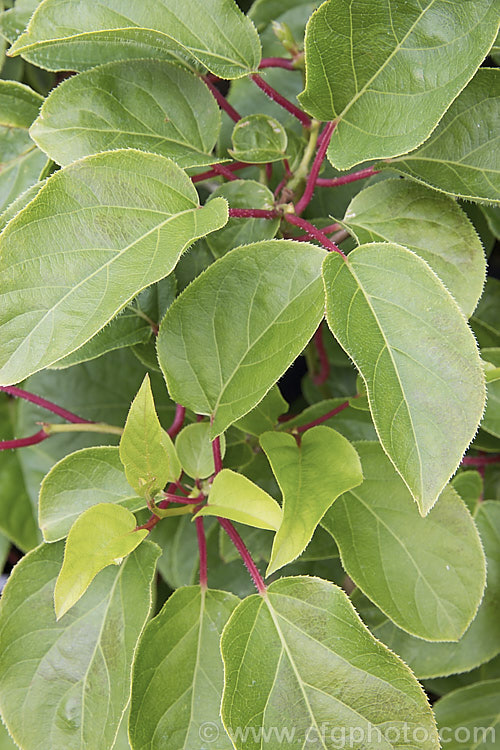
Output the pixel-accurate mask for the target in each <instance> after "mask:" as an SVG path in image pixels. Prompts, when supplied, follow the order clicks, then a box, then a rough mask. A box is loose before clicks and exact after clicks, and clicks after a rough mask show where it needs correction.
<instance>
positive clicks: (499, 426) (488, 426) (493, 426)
mask: <svg viewBox="0 0 500 750" xmlns="http://www.w3.org/2000/svg"><path fill="white" fill-rule="evenodd" d="M481 356H482V358H483V359H484V360H486V361H487V362H488V363H491V364H492V365H493V366H494V367H500V348H495V349H493V348H488V349H482V350H481ZM486 374H488V371H486ZM487 390H488V400H487V402H486V411H485V412H484V417H483V421H482V422H481V428H482V429H483V430H486V432H489V434H490V435H493V436H494V437H497V438H500V380H498V379H496V380H492V381H490V382H488V384H487Z"/></svg>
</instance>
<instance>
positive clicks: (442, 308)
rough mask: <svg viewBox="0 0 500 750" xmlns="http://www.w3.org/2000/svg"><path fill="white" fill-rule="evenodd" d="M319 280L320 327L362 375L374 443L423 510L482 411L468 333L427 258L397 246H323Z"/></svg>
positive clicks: (429, 505) (478, 375) (449, 473)
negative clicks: (322, 299) (323, 318)
mask: <svg viewBox="0 0 500 750" xmlns="http://www.w3.org/2000/svg"><path fill="white" fill-rule="evenodd" d="M324 280H325V288H326V295H327V303H326V315H327V320H328V325H329V326H330V328H331V330H332V333H333V334H334V336H335V337H336V338H337V340H338V341H339V343H340V344H341V346H342V347H343V348H344V349H345V351H346V352H347V353H348V354H349V356H350V357H351V358H352V359H353V361H354V363H355V364H356V367H357V368H358V369H359V371H360V373H361V375H362V376H363V379H364V381H365V384H366V389H367V393H368V400H369V403H370V409H371V413H372V417H373V421H374V423H375V427H376V429H377V433H378V435H379V438H380V442H381V443H382V446H383V447H384V450H385V451H386V453H387V455H388V456H389V458H390V459H391V461H392V462H393V464H394V466H395V467H396V469H397V471H398V472H399V473H400V474H401V476H402V478H403V479H404V481H405V483H406V484H407V486H408V488H409V490H410V492H411V493H412V495H413V497H414V498H415V500H416V502H417V505H418V507H419V510H420V512H421V514H422V515H425V514H426V513H428V511H429V510H430V509H431V508H432V506H433V505H434V503H435V502H436V500H437V498H438V497H439V493H440V492H441V490H442V489H443V487H444V486H445V485H446V484H447V483H448V480H449V479H450V477H451V476H452V475H453V474H454V473H455V471H456V469H457V467H458V465H459V463H460V461H461V458H462V456H463V454H464V452H465V450H466V448H467V447H468V445H469V443H470V441H471V440H472V438H473V437H474V435H475V432H476V429H477V426H478V424H479V421H480V419H481V416H482V413H483V409H484V399H485V392H484V390H485V389H484V375H483V371H482V367H481V360H480V358H479V354H478V351H477V346H476V342H475V340H474V337H473V335H472V333H471V331H470V329H469V328H468V326H467V323H466V321H465V319H464V317H463V315H462V313H461V311H460V309H459V308H458V305H457V304H456V302H455V300H454V299H453V298H452V297H451V295H450V294H449V292H448V291H447V290H446V288H445V287H444V286H443V284H442V283H441V281H440V280H439V279H438V277H437V276H436V275H435V274H434V273H433V271H432V270H431V269H430V268H429V266H428V265H427V263H425V261H423V260H422V259H421V258H419V257H418V256H416V255H415V254H414V253H412V252H410V251H409V250H407V249H406V248H404V247H401V246H399V245H395V244H392V243H391V244H390V243H373V244H370V245H362V246H361V247H358V248H356V250H353V251H352V252H351V253H350V254H349V256H348V258H347V260H345V261H344V260H343V259H342V257H341V256H340V255H338V253H331V254H330V256H329V257H327V258H326V260H325V263H324ZM450 435H453V440H450Z"/></svg>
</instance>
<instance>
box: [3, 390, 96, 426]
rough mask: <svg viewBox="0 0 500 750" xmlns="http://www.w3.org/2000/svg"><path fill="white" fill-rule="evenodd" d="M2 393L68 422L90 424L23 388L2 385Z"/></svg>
mask: <svg viewBox="0 0 500 750" xmlns="http://www.w3.org/2000/svg"><path fill="white" fill-rule="evenodd" d="M0 391H3V392H4V393H8V394H9V395H10V396H16V397H17V398H22V399H24V400H25V401H30V402H31V403H32V404H36V405H37V406H41V407H42V409H46V410H47V411H51V412H52V413H53V414H57V415H58V416H59V417H62V418H63V419H66V420H67V421H68V422H73V423H74V424H89V423H90V420H88V419H82V418H81V417H79V416H78V414H73V412H71V411H67V409H63V408H62V407H61V406H58V405H57V404H53V403H52V401H47V399H45V398H42V397H41V396H36V395H35V394H34V393H30V392H29V391H24V390H23V389H22V388H17V387H16V386H13V385H1V386H0Z"/></svg>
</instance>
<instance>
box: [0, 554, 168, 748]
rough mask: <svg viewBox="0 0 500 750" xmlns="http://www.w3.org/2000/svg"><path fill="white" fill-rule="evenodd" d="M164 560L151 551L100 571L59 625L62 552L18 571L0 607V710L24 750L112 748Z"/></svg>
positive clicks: (34, 557)
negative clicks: (56, 599)
mask: <svg viewBox="0 0 500 750" xmlns="http://www.w3.org/2000/svg"><path fill="white" fill-rule="evenodd" d="M158 554H159V549H158V547H157V546H156V545H155V544H151V542H144V544H142V545H141V547H140V549H138V550H136V551H135V552H132V554H131V555H130V556H129V557H128V558H127V559H126V560H125V561H124V563H123V565H121V566H120V567H116V566H113V567H112V568H108V569H107V570H104V571H102V573H100V574H99V575H98V576H97V578H96V579H95V580H94V581H93V583H92V584H91V586H90V587H89V589H88V590H87V593H86V594H85V596H84V597H83V598H82V599H81V600H80V601H79V602H78V604H76V605H75V607H74V608H73V610H72V611H71V613H70V614H68V615H67V616H66V617H64V619H62V620H60V621H59V622H56V617H55V614H54V603H53V591H54V584H55V580H56V578H57V576H58V573H59V570H60V567H61V561H62V556H63V545H62V543H58V544H45V545H42V546H41V547H38V548H37V549H36V550H33V552H30V554H29V555H27V556H26V557H24V558H23V559H22V560H21V562H20V563H18V565H16V567H15V569H14V572H13V573H12V575H11V577H10V579H9V581H8V583H7V586H6V587H5V593H4V596H3V599H2V605H1V615H0V637H1V641H2V645H3V648H2V655H1V657H0V708H1V711H2V717H3V720H4V721H5V723H6V724H7V726H8V728H9V731H10V733H11V734H12V736H13V737H14V739H15V740H16V742H17V744H18V745H19V746H20V747H22V748H24V750H39V748H41V747H43V748H50V750H89V748H108V747H112V746H113V742H114V738H115V734H116V732H117V730H118V726H119V724H120V719H121V717H122V713H123V711H124V710H125V707H126V705H127V703H128V700H129V696H130V683H131V667H132V659H133V655H134V652H135V648H136V644H137V640H138V638H139V636H140V634H141V632H142V629H143V627H144V625H145V623H146V620H147V617H148V614H149V610H150V607H151V584H152V581H153V577H154V574H155V563H156V558H157V557H158ZM131 603H132V604H131ZM49 675H50V679H48V676H49Z"/></svg>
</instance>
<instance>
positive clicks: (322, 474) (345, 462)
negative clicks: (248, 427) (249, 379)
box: [260, 425, 363, 575]
mask: <svg viewBox="0 0 500 750" xmlns="http://www.w3.org/2000/svg"><path fill="white" fill-rule="evenodd" d="M260 444H261V446H262V448H263V450H264V452H265V453H266V456H267V457H268V459H269V462H270V464H271V467H272V469H273V473H274V474H275V476H276V479H277V480H278V484H279V486H280V489H281V492H282V494H283V521H282V523H281V526H280V527H279V529H278V533H277V534H276V536H275V538H274V544H273V550H272V555H271V560H270V562H269V567H268V569H267V572H266V575H271V574H272V573H274V572H276V571H277V570H279V569H280V568H282V567H283V566H284V565H287V564H288V563H289V562H292V560H295V558H297V557H298V556H299V555H300V554H302V552H303V551H304V550H305V548H306V547H307V545H308V544H309V542H310V541H311V538H312V535H313V533H314V530H315V529H316V526H317V525H318V524H319V522H320V521H321V519H322V518H323V516H324V514H325V513H326V511H327V510H328V508H329V507H330V506H331V504H332V503H333V501H334V500H335V499H336V498H337V497H338V496H339V495H341V494H342V493H343V492H347V490H350V489H351V488H352V487H356V486H357V485H358V484H361V482H362V481H363V474H362V471H361V464H360V461H359V457H358V454H357V453H356V450H355V449H354V448H353V447H352V445H351V443H350V442H349V441H348V440H346V438H345V437H344V436H343V435H341V434H340V433H338V432H336V431H335V430H332V429H331V428H330V427H325V426H324V425H319V426H318V427H312V428H311V429H310V430H307V432H306V433H305V434H304V435H303V436H302V438H301V440H300V445H297V441H296V440H295V438H294V437H293V435H286V434H284V433H279V432H266V433H264V435H261V437H260Z"/></svg>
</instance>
